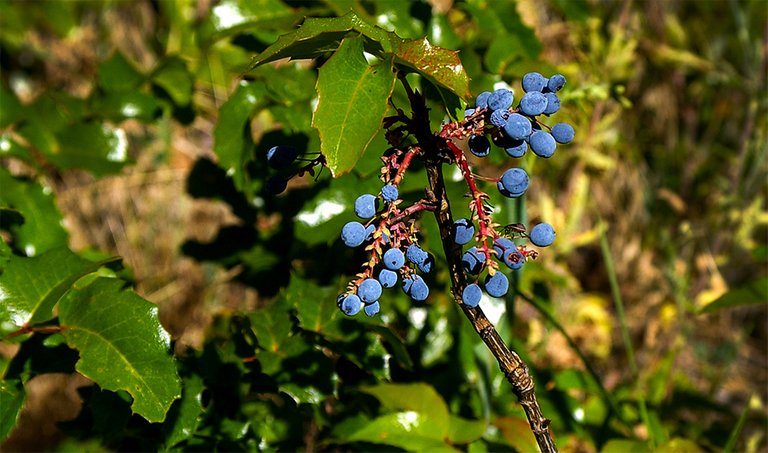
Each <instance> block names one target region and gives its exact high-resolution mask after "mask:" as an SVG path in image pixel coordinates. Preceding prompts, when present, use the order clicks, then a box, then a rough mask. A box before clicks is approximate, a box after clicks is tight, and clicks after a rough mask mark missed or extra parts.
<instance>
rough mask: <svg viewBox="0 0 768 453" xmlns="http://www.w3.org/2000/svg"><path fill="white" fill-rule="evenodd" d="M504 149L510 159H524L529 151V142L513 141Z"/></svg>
mask: <svg viewBox="0 0 768 453" xmlns="http://www.w3.org/2000/svg"><path fill="white" fill-rule="evenodd" d="M506 145H507V146H505V147H504V151H505V152H506V153H507V155H508V156H509V157H523V156H525V152H526V151H528V142H526V141H525V140H511V141H510V142H509V143H507V144H506Z"/></svg>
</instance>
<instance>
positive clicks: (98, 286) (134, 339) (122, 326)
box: [59, 278, 181, 422]
mask: <svg viewBox="0 0 768 453" xmlns="http://www.w3.org/2000/svg"><path fill="white" fill-rule="evenodd" d="M59 321H60V323H61V326H62V328H63V334H64V337H65V338H66V340H67V344H68V345H69V346H70V347H72V348H75V349H77V350H78V351H79V352H80V360H79V361H78V362H77V365H76V368H77V371H79V372H80V373H81V374H83V375H84V376H86V377H88V378H89V379H91V380H93V381H95V382H96V383H97V384H99V386H100V387H102V388H104V389H107V390H112V391H118V390H124V391H126V392H128V393H129V394H130V395H131V396H132V397H133V403H132V405H131V408H132V410H133V412H134V413H137V414H139V415H141V416H142V417H144V418H146V419H147V420H148V421H150V422H160V421H163V420H164V419H165V415H166V412H167V411H168V409H169V407H170V406H171V403H173V401H174V400H175V399H177V398H179V397H180V396H181V384H180V381H179V377H178V375H177V374H176V366H175V364H174V361H173V358H172V357H171V355H170V336H169V335H168V333H167V332H166V331H165V329H163V326H161V325H160V322H159V320H158V318H157V306H156V305H154V304H152V303H151V302H149V301H147V300H145V299H143V298H141V297H140V296H138V295H137V294H136V293H134V292H133V291H130V290H127V289H124V282H123V281H121V280H117V279H111V278H97V279H96V280H94V281H93V282H92V283H90V284H89V285H87V286H84V287H75V288H73V289H72V290H71V291H70V292H68V293H67V294H66V296H65V297H64V298H63V299H62V300H61V302H60V304H59Z"/></svg>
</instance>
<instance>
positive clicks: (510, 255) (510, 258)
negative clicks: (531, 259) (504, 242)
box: [502, 248, 525, 270]
mask: <svg viewBox="0 0 768 453" xmlns="http://www.w3.org/2000/svg"><path fill="white" fill-rule="evenodd" d="M502 259H503V260H504V264H506V265H507V267H509V268H510V269H512V270H517V269H520V268H521V267H523V264H525V256H524V255H523V254H522V253H520V250H517V249H516V248H514V249H509V250H507V251H506V252H504V255H503V258H502Z"/></svg>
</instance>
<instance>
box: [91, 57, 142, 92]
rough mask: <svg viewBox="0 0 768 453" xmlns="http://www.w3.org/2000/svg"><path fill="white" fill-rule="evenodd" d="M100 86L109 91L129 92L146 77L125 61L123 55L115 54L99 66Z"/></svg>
mask: <svg viewBox="0 0 768 453" xmlns="http://www.w3.org/2000/svg"><path fill="white" fill-rule="evenodd" d="M96 77H97V79H98V81H99V85H100V86H101V87H102V88H103V89H105V90H107V91H128V90H132V89H133V88H136V87H137V86H138V85H139V84H140V83H141V82H142V81H144V75H143V74H141V73H140V72H139V71H138V70H136V68H135V67H134V66H133V65H132V64H131V63H129V62H128V60H126V59H125V57H124V56H123V54H122V53H120V52H115V53H114V54H112V56H111V57H110V58H109V59H108V60H107V61H105V62H103V63H101V64H100V65H99V68H98V70H97V73H96Z"/></svg>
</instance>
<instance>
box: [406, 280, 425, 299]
mask: <svg viewBox="0 0 768 453" xmlns="http://www.w3.org/2000/svg"><path fill="white" fill-rule="evenodd" d="M403 291H405V294H407V295H408V296H410V297H411V299H413V300H416V301H421V300H426V298H427V296H429V287H428V286H427V282H425V281H424V279H423V278H421V276H419V275H412V276H410V277H406V278H404V279H403Z"/></svg>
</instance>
